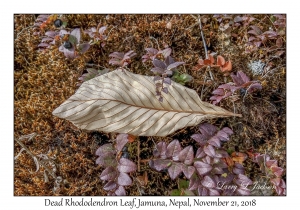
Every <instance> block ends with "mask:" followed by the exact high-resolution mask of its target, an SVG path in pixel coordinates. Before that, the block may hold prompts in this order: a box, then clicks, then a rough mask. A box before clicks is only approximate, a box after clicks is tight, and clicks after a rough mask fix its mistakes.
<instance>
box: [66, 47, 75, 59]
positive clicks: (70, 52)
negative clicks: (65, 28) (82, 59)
mask: <svg viewBox="0 0 300 210" xmlns="http://www.w3.org/2000/svg"><path fill="white" fill-rule="evenodd" d="M64 54H65V56H66V57H67V58H70V59H74V58H76V57H77V56H76V54H75V48H74V47H72V48H71V49H66V48H64Z"/></svg>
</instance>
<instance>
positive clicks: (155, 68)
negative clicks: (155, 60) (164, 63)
mask: <svg viewBox="0 0 300 210" xmlns="http://www.w3.org/2000/svg"><path fill="white" fill-rule="evenodd" d="M150 71H152V72H153V73H158V74H163V73H164V69H162V68H159V67H154V68H152V69H151V70H150Z"/></svg>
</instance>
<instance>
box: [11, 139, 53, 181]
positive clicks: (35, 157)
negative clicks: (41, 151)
mask: <svg viewBox="0 0 300 210" xmlns="http://www.w3.org/2000/svg"><path fill="white" fill-rule="evenodd" d="M30 135H31V137H30V139H31V138H33V137H34V136H36V134H35V133H33V134H30ZM27 136H29V135H27ZM22 139H24V137H20V138H19V139H15V141H16V142H17V143H18V144H19V145H20V146H21V147H22V148H24V149H25V150H26V152H27V153H28V154H29V155H30V156H31V157H32V158H33V160H34V161H37V162H38V164H39V165H42V166H43V167H44V168H45V170H46V171H48V173H49V174H51V176H52V177H53V178H54V179H55V180H56V179H57V176H56V175H55V174H54V173H53V171H52V170H51V169H50V168H48V166H46V165H45V164H44V163H42V162H41V161H39V160H38V158H37V156H36V155H34V154H33V153H32V152H31V151H30V150H29V149H28V148H27V147H26V146H25V145H24V144H23V143H22V142H21V141H20V140H22Z"/></svg>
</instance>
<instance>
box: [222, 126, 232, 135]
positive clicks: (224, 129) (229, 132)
mask: <svg viewBox="0 0 300 210" xmlns="http://www.w3.org/2000/svg"><path fill="white" fill-rule="evenodd" d="M221 130H222V131H224V132H225V133H227V134H228V135H231V134H233V131H232V130H231V129H230V128H228V127H224V128H222V129H221Z"/></svg>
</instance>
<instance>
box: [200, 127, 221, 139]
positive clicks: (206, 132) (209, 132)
mask: <svg viewBox="0 0 300 210" xmlns="http://www.w3.org/2000/svg"><path fill="white" fill-rule="evenodd" d="M199 130H200V132H201V133H202V135H203V136H204V137H206V140H208V139H209V138H210V137H211V136H213V135H214V134H215V132H217V127H216V126H214V125H211V124H208V123H203V124H201V125H200V126H199Z"/></svg>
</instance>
